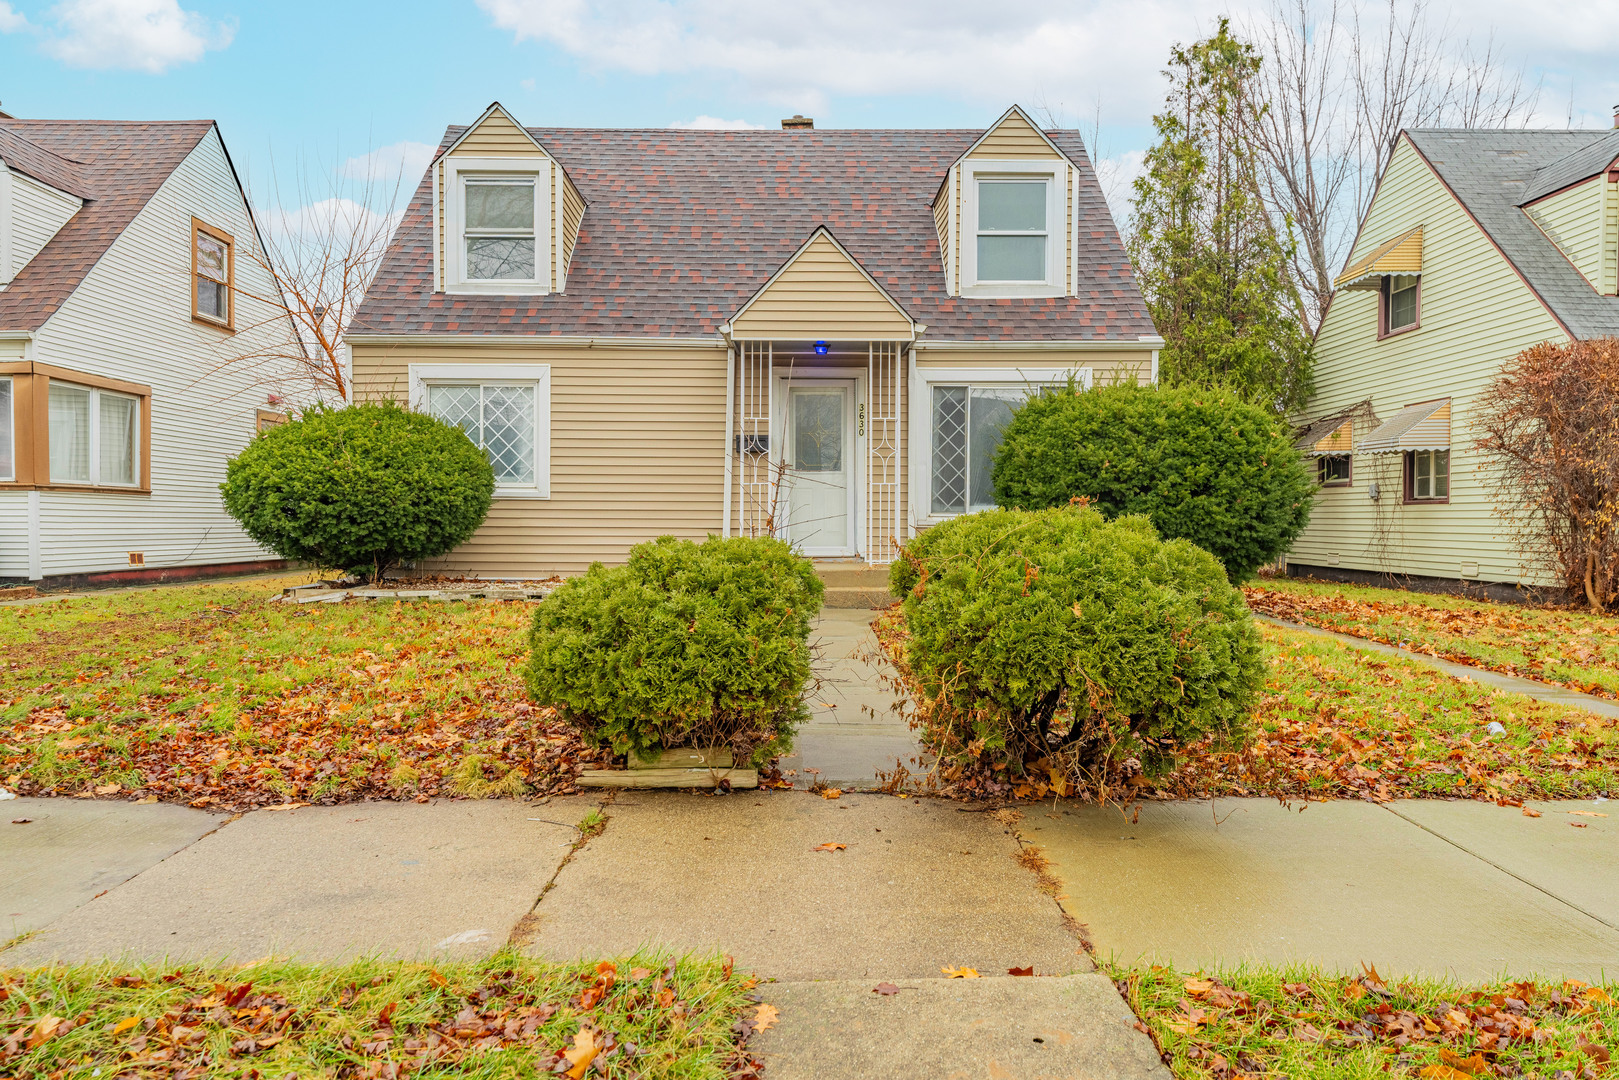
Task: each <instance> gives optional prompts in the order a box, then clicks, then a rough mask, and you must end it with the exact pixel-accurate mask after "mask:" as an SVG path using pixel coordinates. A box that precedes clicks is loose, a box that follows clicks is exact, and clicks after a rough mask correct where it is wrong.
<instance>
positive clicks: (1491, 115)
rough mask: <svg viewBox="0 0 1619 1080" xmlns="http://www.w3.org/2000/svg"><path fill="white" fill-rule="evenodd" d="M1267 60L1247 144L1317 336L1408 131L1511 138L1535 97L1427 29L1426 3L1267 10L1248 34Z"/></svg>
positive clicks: (1295, 4)
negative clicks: (1458, 130)
mask: <svg viewBox="0 0 1619 1080" xmlns="http://www.w3.org/2000/svg"><path fill="white" fill-rule="evenodd" d="M1246 34H1247V36H1248V37H1249V38H1250V39H1251V40H1252V41H1253V42H1254V44H1255V45H1256V46H1257V47H1258V49H1259V51H1260V52H1261V54H1263V56H1264V63H1263V64H1262V65H1261V66H1260V72H1259V79H1260V82H1261V87H1260V93H1259V94H1258V95H1257V100H1258V101H1260V102H1262V105H1261V106H1260V107H1259V108H1258V109H1257V110H1256V112H1255V115H1254V116H1253V118H1252V125H1251V138H1252V140H1253V143H1254V148H1255V151H1256V154H1257V156H1258V158H1259V159H1260V161H1261V162H1262V163H1263V165H1264V168H1263V169H1262V171H1261V173H1260V183H1261V187H1262V189H1263V195H1264V198H1265V201H1266V204H1267V206H1268V207H1269V209H1270V211H1271V213H1272V214H1273V215H1274V216H1275V218H1276V219H1277V220H1278V221H1279V222H1285V223H1286V224H1287V225H1289V226H1290V227H1291V228H1292V229H1293V231H1294V234H1295V239H1296V244H1295V250H1294V257H1293V260H1292V266H1291V270H1292V274H1293V276H1294V278H1295V282H1296V286H1297V290H1298V294H1299V300H1298V302H1299V305H1300V308H1299V312H1298V316H1299V319H1300V321H1301V322H1302V324H1303V326H1304V328H1305V330H1306V331H1307V332H1309V333H1312V334H1313V333H1314V332H1315V330H1316V329H1318V328H1319V326H1320V320H1321V316H1322V314H1323V313H1324V312H1325V311H1326V306H1327V300H1328V299H1329V298H1330V296H1331V295H1332V279H1333V277H1334V276H1335V275H1336V274H1337V272H1338V270H1339V268H1341V267H1342V265H1343V263H1344V261H1345V259H1346V258H1347V256H1348V254H1349V248H1350V245H1351V244H1352V243H1353V242H1354V238H1355V231H1356V229H1358V228H1359V226H1360V222H1361V220H1362V219H1363V218H1364V217H1365V214H1366V210H1367V208H1368V206H1369V205H1370V204H1371V199H1372V194H1373V192H1374V190H1375V189H1376V185H1377V179H1378V177H1379V176H1381V175H1382V171H1383V167H1384V166H1385V165H1386V164H1387V163H1388V158H1389V155H1390V154H1391V153H1392V152H1393V149H1394V141H1395V138H1396V137H1397V136H1398V135H1399V133H1400V132H1401V131H1402V130H1404V129H1406V128H1414V127H1447V126H1448V127H1510V126H1513V125H1521V124H1523V123H1525V122H1527V121H1528V119H1529V118H1530V116H1531V114H1532V112H1533V110H1534V106H1535V103H1536V101H1537V99H1538V97H1539V89H1540V88H1539V86H1538V85H1535V86H1526V85H1525V83H1524V79H1523V75H1522V72H1521V71H1519V72H1514V71H1511V70H1509V69H1508V68H1507V66H1506V64H1505V62H1504V58H1503V57H1502V56H1501V53H1500V50H1499V48H1498V47H1497V46H1496V43H1495V42H1494V40H1493V39H1492V40H1490V41H1488V42H1486V43H1485V45H1484V46H1483V48H1478V47H1476V46H1475V45H1474V44H1473V43H1471V42H1468V41H1467V40H1465V39H1460V38H1458V37H1457V36H1456V35H1455V34H1453V33H1451V32H1450V28H1449V27H1448V26H1446V25H1442V24H1436V23H1435V22H1434V21H1433V20H1432V19H1431V18H1430V17H1429V11H1428V5H1427V0H1384V2H1383V3H1381V4H1378V5H1376V6H1375V7H1373V8H1372V9H1371V14H1368V9H1366V8H1364V7H1362V6H1361V5H1359V4H1355V3H1353V2H1352V0H1351V2H1347V3H1346V2H1345V0H1272V7H1271V10H1270V12H1269V14H1268V15H1267V16H1265V17H1263V18H1260V19H1257V20H1255V21H1254V22H1253V23H1251V24H1250V25H1249V26H1248V27H1247V28H1246Z"/></svg>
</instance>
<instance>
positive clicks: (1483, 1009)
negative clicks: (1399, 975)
mask: <svg viewBox="0 0 1619 1080" xmlns="http://www.w3.org/2000/svg"><path fill="white" fill-rule="evenodd" d="M1108 971H1109V974H1110V975H1112V977H1113V979H1114V981H1115V983H1116V984H1117V985H1118V987H1119V992H1120V993H1122V994H1123V995H1124V997H1125V999H1126V1000H1127V1001H1128V1002H1129V1003H1130V1007H1131V1008H1133V1009H1134V1010H1135V1012H1136V1015H1137V1016H1139V1017H1141V1019H1142V1022H1143V1024H1144V1025H1145V1026H1146V1028H1147V1029H1148V1031H1149V1033H1150V1034H1151V1036H1152V1038H1153V1040H1154V1041H1155V1042H1156V1043H1157V1044H1158V1046H1159V1048H1160V1049H1161V1050H1162V1051H1163V1053H1164V1056H1165V1059H1166V1060H1167V1061H1168V1062H1169V1065H1170V1069H1171V1071H1173V1072H1174V1074H1175V1076H1176V1077H1177V1080H1237V1078H1239V1077H1251V1078H1255V1080H1257V1078H1259V1077H1266V1078H1280V1077H1287V1078H1289V1080H1374V1078H1375V1080H1385V1078H1388V1077H1412V1078H1421V1080H1473V1078H1475V1077H1476V1078H1481V1080H1482V1078H1484V1077H1497V1076H1520V1077H1526V1078H1527V1077H1533V1078H1537V1080H1539V1078H1544V1080H1554V1078H1555V1080H1576V1078H1578V1080H1587V1078H1590V1077H1600V1076H1605V1075H1609V1074H1610V1072H1611V1069H1610V1067H1609V1061H1610V1058H1611V1057H1612V1056H1613V1055H1614V1054H1615V1052H1616V1051H1619V1006H1616V1004H1615V1002H1614V998H1613V997H1612V996H1611V995H1613V994H1619V987H1616V986H1607V987H1599V986H1598V987H1593V986H1586V985H1585V984H1583V983H1579V982H1574V981H1569V982H1549V983H1548V982H1541V983H1529V982H1517V983H1509V982H1499V983H1493V984H1490V985H1486V986H1473V987H1463V986H1457V985H1454V984H1451V983H1446V982H1441V981H1430V980H1416V979H1405V980H1389V981H1387V982H1386V983H1385V981H1384V980H1383V979H1381V978H1379V977H1377V976H1376V975H1375V971H1369V972H1366V973H1363V974H1361V975H1357V976H1354V977H1349V976H1337V975H1331V974H1327V973H1323V972H1321V971H1319V970H1316V969H1313V968H1308V967H1297V968H1287V969H1283V968H1273V967H1243V968H1236V969H1233V970H1229V971H1221V972H1215V973H1212V974H1205V973H1203V972H1180V971H1175V970H1173V969H1171V968H1167V967H1123V966H1116V965H1115V966H1109V968H1108Z"/></svg>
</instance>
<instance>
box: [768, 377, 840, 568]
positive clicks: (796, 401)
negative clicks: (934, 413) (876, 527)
mask: <svg viewBox="0 0 1619 1080" xmlns="http://www.w3.org/2000/svg"><path fill="white" fill-rule="evenodd" d="M785 421H786V438H785V439H784V440H783V443H784V446H783V453H784V455H785V461H786V465H787V468H786V471H785V473H784V475H783V477H782V480H783V484H784V486H785V487H786V499H785V502H786V510H787V531H786V535H787V539H788V541H789V542H790V543H791V544H793V546H794V547H797V548H798V549H799V550H800V551H802V552H803V553H804V554H806V555H821V556H827V555H832V556H838V555H853V554H855V553H856V547H855V544H856V537H855V521H856V515H855V430H854V429H855V425H854V384H853V383H850V382H841V381H840V382H833V381H830V380H829V381H825V382H818V381H809V380H793V381H792V382H789V383H788V384H787V415H786V417H785Z"/></svg>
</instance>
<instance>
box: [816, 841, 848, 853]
mask: <svg viewBox="0 0 1619 1080" xmlns="http://www.w3.org/2000/svg"><path fill="white" fill-rule="evenodd" d="M848 846H849V845H848V844H839V843H836V842H830V843H825V844H816V845H815V846H814V847H812V848H810V850H811V851H842V850H844V849H845V848H847V847H848Z"/></svg>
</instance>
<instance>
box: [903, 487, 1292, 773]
mask: <svg viewBox="0 0 1619 1080" xmlns="http://www.w3.org/2000/svg"><path fill="white" fill-rule="evenodd" d="M890 583H891V586H892V588H893V589H894V591H895V593H896V594H897V595H900V596H902V597H903V598H904V604H903V607H902V613H903V616H902V617H903V620H904V626H905V630H906V635H905V638H904V640H905V652H904V655H903V657H902V658H901V666H902V668H903V669H904V670H905V671H906V672H907V674H908V675H909V677H910V678H911V679H912V680H913V689H914V690H915V691H916V693H917V698H918V704H919V708H920V711H921V715H922V718H923V721H924V730H925V733H926V739H927V741H928V742H929V743H930V744H931V747H932V749H934V750H935V751H936V752H937V753H939V754H940V755H941V756H943V757H945V758H947V759H955V760H956V761H957V762H959V763H961V764H963V765H972V764H973V763H975V762H976V763H977V764H979V765H987V766H990V767H993V768H994V769H997V770H1003V771H1001V772H1000V773H999V776H1000V777H1001V778H1003V779H1008V780H1010V779H1015V778H1016V777H1018V776H1023V775H1033V776H1037V777H1041V778H1050V779H1052V786H1053V787H1058V788H1061V787H1063V785H1059V784H1057V783H1056V782H1055V778H1056V777H1058V776H1061V777H1063V778H1064V780H1065V783H1068V784H1072V785H1074V786H1076V787H1085V786H1088V787H1090V788H1091V789H1092V790H1096V789H1098V788H1099V786H1100V784H1101V783H1102V782H1104V781H1106V780H1108V779H1109V778H1112V779H1117V778H1118V777H1119V776H1120V775H1128V774H1129V773H1131V771H1132V770H1139V771H1142V772H1146V773H1148V774H1157V773H1160V772H1162V771H1163V770H1165V769H1167V768H1168V767H1169V766H1171V765H1172V763H1173V758H1174V754H1175V751H1176V750H1177V748H1180V747H1184V746H1186V745H1188V744H1190V743H1193V742H1195V741H1197V740H1200V739H1204V738H1211V739H1213V740H1215V741H1216V742H1236V741H1239V740H1240V739H1241V738H1242V737H1243V735H1244V734H1245V732H1246V730H1247V720H1248V717H1249V714H1250V711H1251V708H1252V706H1253V704H1254V700H1255V695H1256V694H1257V692H1258V689H1259V687H1260V685H1261V679H1262V675H1263V670H1264V668H1263V661H1262V658H1261V653H1260V639H1259V634H1258V632H1257V630H1256V629H1255V627H1254V624H1253V620H1252V617H1251V616H1250V614H1249V612H1248V608H1247V606H1246V605H1245V604H1244V602H1243V599H1242V595H1241V593H1240V592H1238V590H1237V589H1235V588H1234V587H1232V586H1231V585H1230V584H1229V582H1228V581H1227V580H1226V575H1225V571H1224V570H1223V569H1222V568H1221V566H1220V564H1219V563H1218V562H1217V561H1216V560H1215V559H1214V557H1213V556H1211V555H1209V553H1208V552H1206V551H1203V550H1202V549H1200V548H1198V547H1196V546H1195V545H1193V544H1192V543H1190V542H1189V541H1186V540H1162V539H1160V538H1159V537H1158V535H1157V533H1156V532H1154V530H1153V527H1152V524H1151V523H1150V522H1149V521H1148V520H1147V519H1146V518H1145V517H1142V516H1139V515H1130V516H1126V517H1122V518H1117V519H1115V520H1112V521H1109V520H1107V519H1106V518H1105V517H1104V516H1103V515H1102V514H1101V513H1100V512H1099V511H1097V510H1096V509H1094V508H1091V507H1087V506H1083V505H1075V506H1070V507H1065V508H1059V509H1050V510H1037V511H1026V510H988V511H984V512H982V513H977V514H967V515H963V516H961V517H958V518H954V519H952V520H950V521H948V522H946V523H944V524H942V525H938V526H935V527H934V528H932V529H929V530H928V531H926V532H924V533H922V534H921V535H920V536H918V537H917V538H916V539H914V540H912V541H911V542H910V543H909V544H908V545H906V547H905V549H904V551H903V552H902V554H901V558H900V560H899V561H897V562H896V563H895V564H894V565H893V567H892V569H891V571H890ZM1121 771H1122V772H1121Z"/></svg>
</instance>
